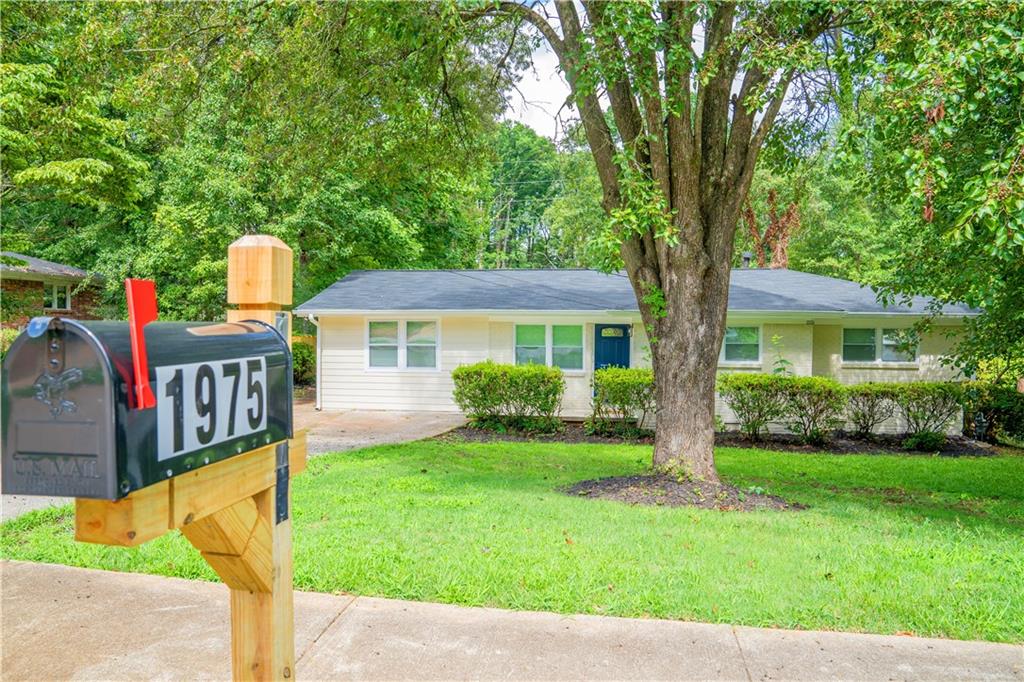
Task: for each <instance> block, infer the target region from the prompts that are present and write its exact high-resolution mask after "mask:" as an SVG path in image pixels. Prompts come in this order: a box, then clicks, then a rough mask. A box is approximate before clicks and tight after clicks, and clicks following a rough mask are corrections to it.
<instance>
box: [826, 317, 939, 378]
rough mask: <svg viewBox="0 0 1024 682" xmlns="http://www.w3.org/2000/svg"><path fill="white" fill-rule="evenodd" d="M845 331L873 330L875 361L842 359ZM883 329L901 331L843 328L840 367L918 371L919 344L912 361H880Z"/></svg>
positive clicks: (840, 344)
mask: <svg viewBox="0 0 1024 682" xmlns="http://www.w3.org/2000/svg"><path fill="white" fill-rule="evenodd" d="M847 329H874V330H875V359H874V360H846V359H845V358H844V357H843V348H844V347H845V346H846V330H847ZM883 329H901V327H852V326H851V327H843V330H842V332H841V333H840V335H839V360H840V363H841V366H842V367H848V368H851V369H857V368H860V369H868V368H872V367H873V368H879V367H881V368H884V369H918V368H920V367H921V343H920V341H919V342H918V344H917V348H916V349H915V351H914V359H913V360H883V359H882V345H883V344H882V336H883V332H882V330H883Z"/></svg>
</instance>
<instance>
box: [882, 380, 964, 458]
mask: <svg viewBox="0 0 1024 682" xmlns="http://www.w3.org/2000/svg"><path fill="white" fill-rule="evenodd" d="M895 388H896V393H895V395H894V396H893V402H894V403H896V409H897V411H898V413H899V415H900V416H901V417H903V420H904V421H905V422H906V423H907V435H908V436H917V435H919V434H922V433H940V434H941V433H943V432H945V430H946V427H947V426H949V423H950V422H951V421H952V420H953V418H954V417H955V416H956V415H957V413H959V412H960V409H961V401H962V400H963V389H962V387H961V386H960V384H956V383H953V382H949V381H911V382H908V383H905V384H895ZM926 440H927V438H926ZM931 440H932V441H934V438H932V439H931ZM930 445H931V442H929V446H930ZM908 447H911V446H908ZM925 449H932V448H931V447H928V448H925Z"/></svg>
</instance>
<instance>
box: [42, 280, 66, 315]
mask: <svg viewBox="0 0 1024 682" xmlns="http://www.w3.org/2000/svg"><path fill="white" fill-rule="evenodd" d="M43 286H44V289H43V310H71V284H69V283H67V282H50V283H47V284H44V285H43ZM57 287H62V288H63V289H64V300H65V303H66V305H65V307H63V308H58V307H57V305H56V303H57ZM47 292H49V297H50V298H49V300H52V301H53V303H54V305H53V306H48V305H46V304H47V300H48V298H47Z"/></svg>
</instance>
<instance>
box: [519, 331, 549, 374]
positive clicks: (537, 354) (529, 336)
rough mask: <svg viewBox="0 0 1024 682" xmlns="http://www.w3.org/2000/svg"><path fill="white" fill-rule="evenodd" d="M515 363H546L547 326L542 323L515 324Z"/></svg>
mask: <svg viewBox="0 0 1024 682" xmlns="http://www.w3.org/2000/svg"><path fill="white" fill-rule="evenodd" d="M516 364H517V365H546V364H547V328H546V327H545V326H544V325H542V324H517V325H516Z"/></svg>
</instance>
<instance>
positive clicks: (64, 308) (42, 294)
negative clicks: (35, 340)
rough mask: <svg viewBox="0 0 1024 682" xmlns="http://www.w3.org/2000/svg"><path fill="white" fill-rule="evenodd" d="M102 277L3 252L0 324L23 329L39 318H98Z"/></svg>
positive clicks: (78, 269)
mask: <svg viewBox="0 0 1024 682" xmlns="http://www.w3.org/2000/svg"><path fill="white" fill-rule="evenodd" d="M102 284H103V278H102V277H100V276H99V275H96V274H94V273H89V272H86V271H85V270H82V269H80V268H76V267H73V266H71V265H64V264H63V263H54V262H52V261H48V260H43V259H42V258H35V257H33V256H26V255H25V254H22V253H14V252H13V251H0V324H2V326H3V327H5V328H13V329H21V328H23V327H24V326H25V325H27V324H28V321H29V320H31V319H32V318H33V317H36V316H37V315H45V314H49V313H58V314H60V315H62V316H64V317H73V318H76V319H79V320H89V319H97V318H99V317H100V316H101V315H100V311H99V306H100V297H101V293H102Z"/></svg>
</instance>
